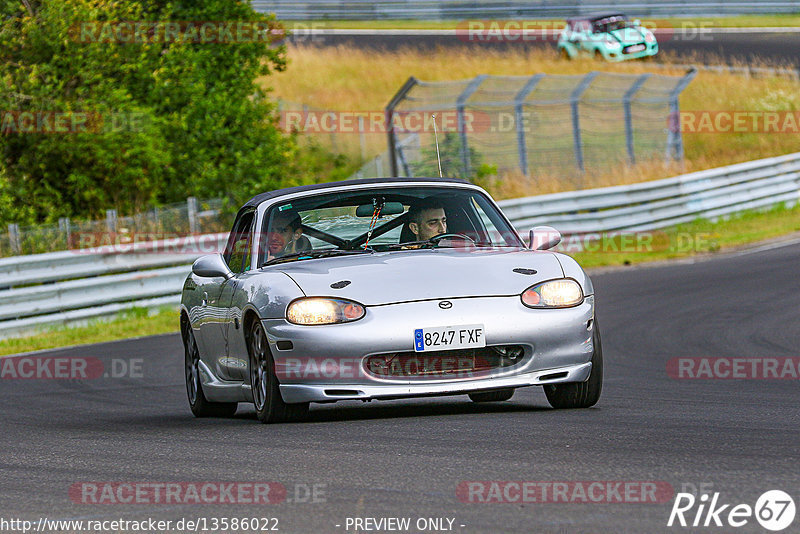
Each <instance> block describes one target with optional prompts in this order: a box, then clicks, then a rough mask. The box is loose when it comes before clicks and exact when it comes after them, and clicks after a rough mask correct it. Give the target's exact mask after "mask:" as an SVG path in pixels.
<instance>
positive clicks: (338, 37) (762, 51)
mask: <svg viewBox="0 0 800 534" xmlns="http://www.w3.org/2000/svg"><path fill="white" fill-rule="evenodd" d="M772 30H773V29H769V31H759V30H752V31H750V30H747V31H744V32H742V33H729V32H728V31H715V30H713V29H702V30H696V31H693V32H692V31H687V32H686V33H674V34H671V33H669V32H667V34H666V35H665V34H657V38H658V42H659V47H660V50H661V53H662V54H663V55H665V56H667V57H669V58H670V59H671V60H678V61H687V62H688V61H691V62H693V63H707V64H718V63H720V58H723V59H724V61H725V62H726V63H731V62H741V64H755V65H757V66H762V65H776V66H786V65H793V66H796V67H800V63H799V62H798V54H797V51H798V50H800V32H798V31H797V29H796V28H788V29H787V31H785V32H784V31H781V30H777V31H772ZM320 31H324V30H320ZM438 33H445V32H438ZM291 40H292V42H294V43H295V44H300V45H311V46H321V47H325V46H338V45H351V46H356V47H359V48H366V49H374V50H396V49H398V48H406V47H410V48H416V49H422V50H433V49H436V48H438V47H445V48H452V47H458V48H465V49H476V50H477V49H481V48H487V47H489V48H493V49H500V50H516V49H519V48H530V47H548V48H551V49H552V50H553V52H554V53H555V45H556V42H557V38H550V39H549V40H545V39H543V38H538V39H532V40H522V39H521V38H515V39H509V40H505V39H491V40H486V41H476V40H470V39H469V38H468V36H467V35H465V34H464V32H463V31H462V32H460V33H459V34H458V35H456V34H454V33H452V32H450V34H439V35H437V32H436V31H424V30H423V31H414V30H409V31H400V32H395V33H394V34H393V33H392V32H391V31H381V30H378V31H375V32H372V34H364V33H358V34H353V35H347V34H346V30H338V31H336V34H335V35H331V34H319V35H314V36H313V37H312V35H309V34H303V35H296V36H294V37H292V39H291ZM657 57H658V56H657Z"/></svg>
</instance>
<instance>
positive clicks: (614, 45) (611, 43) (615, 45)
mask: <svg viewBox="0 0 800 534" xmlns="http://www.w3.org/2000/svg"><path fill="white" fill-rule="evenodd" d="M619 46H620V45H619V42H618V41H606V47H607V48H609V49H612V50H614V49H616V48H619Z"/></svg>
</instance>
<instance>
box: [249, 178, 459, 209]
mask: <svg viewBox="0 0 800 534" xmlns="http://www.w3.org/2000/svg"><path fill="white" fill-rule="evenodd" d="M398 182H429V183H431V184H441V183H451V184H452V183H455V184H468V183H470V182H468V181H466V180H461V179H459V178H361V179H358V180H342V181H339V182H326V183H322V184H311V185H300V186H296V187H286V188H283V189H275V190H273V191H267V192H266V193H260V194H258V195H256V196H254V197H253V198H251V199H250V200H248V201H247V202H245V204H244V206H242V209H245V208H254V207H256V206H258V205H259V204H261V203H262V202H264V201H265V200H271V199H273V198H278V197H282V196H285V195H291V194H294V193H300V192H301V191H324V190H325V189H332V188H334V187H341V186H346V185H359V184H376V185H378V184H386V183H398Z"/></svg>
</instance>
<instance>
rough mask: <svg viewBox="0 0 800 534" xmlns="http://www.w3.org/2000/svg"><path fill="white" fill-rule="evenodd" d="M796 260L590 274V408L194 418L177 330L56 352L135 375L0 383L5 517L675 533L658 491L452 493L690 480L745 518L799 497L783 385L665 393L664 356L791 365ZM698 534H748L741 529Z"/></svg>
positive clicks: (794, 251)
mask: <svg viewBox="0 0 800 534" xmlns="http://www.w3.org/2000/svg"><path fill="white" fill-rule="evenodd" d="M798 262H800V243H797V242H795V243H794V244H790V245H785V246H780V247H776V248H771V249H767V250H761V251H757V252H751V253H747V254H743V255H731V256H724V257H719V258H715V259H711V260H708V261H702V262H697V263H680V264H672V265H667V266H657V267H647V268H630V269H625V270H621V271H620V270H618V271H612V272H607V273H605V274H596V275H595V276H594V277H593V278H594V281H595V286H596V290H597V298H598V321H599V323H600V324H601V325H602V330H603V335H604V352H605V360H606V367H605V370H606V381H605V387H604V391H603V397H602V398H601V399H600V402H599V404H598V405H597V406H596V407H595V408H592V409H588V410H578V411H556V410H552V409H550V408H549V407H548V404H547V402H546V400H545V398H544V395H543V393H542V392H541V391H540V390H539V389H534V388H528V389H521V390H518V391H517V393H516V395H515V396H514V398H513V399H512V400H511V401H509V402H505V403H501V404H499V405H493V406H485V405H483V406H480V405H475V404H472V403H471V402H470V401H469V400H468V399H467V398H466V396H462V397H444V398H438V399H424V400H409V401H391V402H381V403H378V402H373V403H369V404H365V403H345V404H342V403H340V404H337V405H312V410H311V420H310V422H308V423H303V424H286V425H274V426H267V425H262V424H260V423H258V422H257V420H256V419H255V414H254V412H253V411H252V409H251V408H250V407H249V406H244V405H240V412H239V413H238V414H237V415H236V416H235V417H234V418H232V419H204V420H198V419H194V418H193V417H192V416H191V414H190V412H189V409H188V406H187V402H186V399H185V390H184V381H183V376H182V373H183V367H182V366H183V361H182V358H183V356H182V350H181V344H180V340H179V337H178V336H177V335H167V336H158V337H151V338H143V339H138V340H129V341H124V342H116V343H109V344H101V345H94V346H87V347H82V348H73V349H63V350H57V351H52V352H49V353H47V355H48V356H75V357H96V358H99V359H101V360H103V362H104V364H105V369H106V370H107V371H108V369H110V367H111V365H110V362H111V361H112V360H113V359H123V360H125V361H129V362H130V361H131V359H142V368H141V377H140V378H137V377H133V378H131V377H128V378H111V377H109V378H97V379H94V380H46V379H45V380H0V403H1V405H2V413H3V415H2V425H1V428H2V431H1V432H0V450H2V456H0V473H2V480H3V482H2V492H0V509H1V510H2V516H3V517H5V518H9V517H18V518H27V519H33V520H38V519H39V518H40V517H47V518H49V519H59V518H61V519H64V518H80V519H119V518H122V519H146V518H148V517H160V518H166V519H180V518H182V517H185V518H197V517H207V518H211V517H215V516H216V517H220V516H227V517H277V518H278V519H279V528H280V531H281V532H320V533H327V532H330V533H336V532H346V530H345V520H346V518H347V517H376V518H377V517H387V516H389V517H411V518H412V520H416V518H419V517H426V518H427V517H431V518H438V517H445V518H451V519H455V521H454V524H453V531H454V532H463V533H479V532H480V533H484V532H486V533H493V532H514V533H523V532H524V533H538V532H545V533H551V532H553V533H555V532H570V533H573V532H598V533H609V532H631V533H641V532H674V531H678V532H680V531H684V530H686V529H681V528H676V527H673V528H667V527H666V522H667V519H668V516H669V513H670V510H671V507H672V501H673V495H672V494H670V495H669V496H668V497H669V498H668V500H665V501H664V502H660V503H645V504H642V503H610V504H609V503H583V502H572V503H557V504H553V503H549V504H541V503H525V504H519V503H510V504H509V503H502V504H497V503H465V502H462V501H460V500H459V498H458V497H457V495H456V489H457V488H458V486H459V483H460V482H462V481H566V482H569V481H658V482H661V483H668V484H669V485H670V486H671V487H672V488H673V490H674V491H675V492H678V491H681V488H684V487H686V488H691V487H692V486H694V487H701V485H702V484H705V486H702V487H704V488H706V490H710V491H714V492H720V494H721V496H720V501H721V502H725V503H731V504H738V503H746V504H749V505H751V506H753V505H754V504H755V502H756V499H757V498H758V496H759V495H761V494H762V493H763V492H765V491H767V490H771V489H782V490H784V491H787V492H789V493H790V494H791V495H792V496H793V497H794V499H795V501H796V502H800V500H798V497H799V496H800V492H798V482H800V465H799V464H798V460H799V459H800V448H798V443H800V409H798V404H799V402H798V401H800V390H798V381H797V380H722V379H716V380H676V379H672V378H669V377H668V375H667V371H666V369H667V362H668V360H670V359H671V358H678V357H699V356H709V357H747V358H763V357H797V356H798V346H800V321H798V309H800V277H798V274H797V273H798ZM134 374H138V373H134ZM87 481H95V482H110V481H115V482H126V481H127V482H173V481H275V482H279V483H281V484H283V485H284V486H285V487H286V488H287V491H288V499H289V500H291V501H295V502H285V503H281V504H275V505H244V504H237V505H208V504H181V505H165V504H155V505H149V504H104V505H98V504H78V503H76V502H73V500H71V498H70V494H69V490H70V487H71V486H72V485H73V484H75V483H79V482H87ZM312 484H317V485H320V484H321V485H323V486H318V488H321V489H320V491H324V494H322V493H320V492H318V494H317V496H318V500H319V501H322V502H317V503H307V502H296V501H298V500H300V501H302V500H304V499H303V497H304V496H305V495H306V492H305V490H304V489H303V488H306V487H307V486H306V485H308V486H309V487H310V486H311V485H312ZM296 493H297V495H299V496H300V497H301V498H299V499H298V497H297V496H296V495H295V494H296ZM77 500H78V501H79V502H80V499H77ZM692 516H693V514H692V515H690V516H689V517H690V518H691V517H692ZM798 521H800V519H796V520H795V523H794V529H796V528H797V525H798ZM336 525H341V526H340V527H337V526H336ZM460 525H464V526H463V527H462V526H460ZM699 530H703V531H711V532H730V531H733V530H736V531H737V532H763V529H760V527H759V526H758V525H757V524H756V523H755V521H754V520H753V519H751V520H750V523H749V524H748V526H746V527H743V528H739V529H731V528H727V529H726V528H713V527H712V528H711V529H710V530H709V529H699ZM699 530H697V529H696V530H693V531H699ZM347 531H348V532H353V529H350V530H347ZM364 531H365V530H363V529H362V530H360V532H364ZM790 531H794V532H796V530H793V529H788V530H786V532H790ZM412 532H416V531H414V530H412Z"/></svg>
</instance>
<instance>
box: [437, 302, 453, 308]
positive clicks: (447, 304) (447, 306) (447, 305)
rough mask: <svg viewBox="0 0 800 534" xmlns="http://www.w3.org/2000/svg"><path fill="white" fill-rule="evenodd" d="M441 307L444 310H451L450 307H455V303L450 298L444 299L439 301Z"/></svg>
mask: <svg viewBox="0 0 800 534" xmlns="http://www.w3.org/2000/svg"><path fill="white" fill-rule="evenodd" d="M439 307H440V308H441V309H443V310H449V309H450V308H452V307H453V303H452V302H450V301H449V300H443V301H440V302H439Z"/></svg>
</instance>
